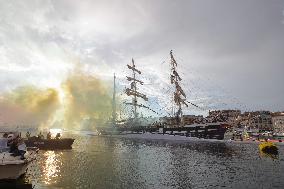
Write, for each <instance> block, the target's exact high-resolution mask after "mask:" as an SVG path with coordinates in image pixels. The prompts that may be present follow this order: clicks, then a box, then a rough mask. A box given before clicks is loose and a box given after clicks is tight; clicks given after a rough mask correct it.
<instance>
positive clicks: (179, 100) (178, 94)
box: [170, 50, 188, 125]
mask: <svg viewBox="0 0 284 189" xmlns="http://www.w3.org/2000/svg"><path fill="white" fill-rule="evenodd" d="M170 56H171V61H170V66H171V74H170V78H171V84H172V85H173V86H174V88H175V91H174V94H173V99H174V100H173V101H174V104H175V106H176V107H177V112H176V113H175V117H176V120H177V124H178V125H180V122H181V119H182V115H183V114H182V105H185V106H186V107H188V104H187V103H186V94H185V93H184V91H183V89H182V88H181V86H180V84H179V82H180V81H181V80H182V79H181V77H180V76H179V74H178V72H177V62H176V60H175V58H174V55H173V51H172V50H171V51H170Z"/></svg>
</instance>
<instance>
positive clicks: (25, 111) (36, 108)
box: [0, 86, 59, 125]
mask: <svg viewBox="0 0 284 189" xmlns="http://www.w3.org/2000/svg"><path fill="white" fill-rule="evenodd" d="M0 106H1V108H0V115H1V116H2V120H3V122H5V123H7V124H8V125H40V124H44V123H45V122H46V121H48V120H49V118H50V117H51V116H52V114H53V112H54V111H55V110H56V109H57V108H58V107H59V99H58V93H57V91H56V90H55V89H51V88H49V89H38V88H36V87H33V86H22V87H18V88H16V89H15V90H13V91H12V92H10V93H8V94H4V95H3V96H2V99H1V101H0Z"/></svg>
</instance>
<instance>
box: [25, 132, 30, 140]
mask: <svg viewBox="0 0 284 189" xmlns="http://www.w3.org/2000/svg"><path fill="white" fill-rule="evenodd" d="M26 137H27V139H29V138H30V137H31V133H30V132H29V131H28V132H27V133H26Z"/></svg>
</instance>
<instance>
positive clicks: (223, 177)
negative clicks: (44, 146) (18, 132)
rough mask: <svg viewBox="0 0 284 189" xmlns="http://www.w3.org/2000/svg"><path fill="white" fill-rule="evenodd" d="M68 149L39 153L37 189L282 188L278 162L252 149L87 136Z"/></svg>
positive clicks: (283, 164)
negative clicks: (261, 155)
mask: <svg viewBox="0 0 284 189" xmlns="http://www.w3.org/2000/svg"><path fill="white" fill-rule="evenodd" d="M71 137H74V138H76V140H75V143H74V145H73V149H72V150H66V151H40V153H39V156H40V157H39V159H38V161H37V165H39V166H38V168H39V171H38V172H39V173H38V175H37V176H36V177H35V178H36V179H35V182H33V185H34V186H35V188H40V189H42V188H46V189H47V188H137V189H143V188H165V189H166V188H220V187H228V188H257V187H258V186H259V185H262V186H263V188H271V187H272V185H271V183H273V188H282V187H283V185H284V180H283V176H284V175H283V170H284V161H283V154H282V153H281V152H282V151H283V149H284V148H283V147H279V150H280V154H279V160H271V159H270V158H260V157H259V151H258V146H257V145H255V144H238V143H219V142H190V143H187V144H184V143H177V144H170V143H167V142H160V141H133V140H123V139H116V138H106V137H92V136H88V135H75V136H71ZM0 188H1V187H0Z"/></svg>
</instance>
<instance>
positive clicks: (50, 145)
mask: <svg viewBox="0 0 284 189" xmlns="http://www.w3.org/2000/svg"><path fill="white" fill-rule="evenodd" d="M74 140H75V139H72V138H64V139H50V140H48V139H35V138H29V139H28V140H26V141H25V143H26V145H27V146H28V147H37V148H39V149H41V150H56V149H72V144H73V142H74Z"/></svg>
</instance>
